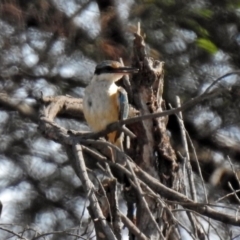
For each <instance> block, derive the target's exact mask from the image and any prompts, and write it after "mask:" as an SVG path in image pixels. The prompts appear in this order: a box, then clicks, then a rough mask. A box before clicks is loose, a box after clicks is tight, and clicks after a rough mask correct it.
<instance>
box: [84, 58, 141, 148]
mask: <svg viewBox="0 0 240 240" xmlns="http://www.w3.org/2000/svg"><path fill="white" fill-rule="evenodd" d="M137 72H138V69H137V68H134V67H127V66H122V64H121V63H120V62H118V61H111V60H105V61H103V62H101V63H99V64H98V65H97V66H96V68H95V72H94V75H93V78H92V80H91V82H90V84H89V85H88V86H87V87H86V89H85V93H84V97H83V114H84V117H85V119H86V121H87V124H88V125H89V127H90V128H91V129H92V131H93V132H99V131H101V130H104V129H106V127H107V126H108V125H109V124H111V123H113V122H116V121H118V120H123V119H126V118H127V117H128V111H129V105H128V96H127V92H126V91H125V90H124V88H122V87H119V86H117V85H116V84H115V83H116V82H117V81H118V80H120V79H121V78H122V77H123V76H124V75H126V74H130V73H137ZM122 139H123V134H121V133H120V132H119V131H114V132H111V133H109V134H107V140H108V141H109V142H111V143H112V144H114V145H115V146H117V147H118V148H119V149H120V150H123V144H122Z"/></svg>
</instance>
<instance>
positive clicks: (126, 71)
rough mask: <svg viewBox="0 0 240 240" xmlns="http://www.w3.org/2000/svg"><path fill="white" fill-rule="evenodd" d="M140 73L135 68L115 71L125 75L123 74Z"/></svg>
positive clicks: (121, 68)
mask: <svg viewBox="0 0 240 240" xmlns="http://www.w3.org/2000/svg"><path fill="white" fill-rule="evenodd" d="M138 71H139V69H138V68H133V67H125V66H124V67H119V68H116V69H114V72H115V73H123V74H127V73H137V72H138Z"/></svg>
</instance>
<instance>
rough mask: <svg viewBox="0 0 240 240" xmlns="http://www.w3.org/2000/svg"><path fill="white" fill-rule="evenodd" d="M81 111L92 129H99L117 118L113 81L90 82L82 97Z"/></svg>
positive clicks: (115, 91) (115, 90)
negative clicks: (108, 82) (111, 82)
mask: <svg viewBox="0 0 240 240" xmlns="http://www.w3.org/2000/svg"><path fill="white" fill-rule="evenodd" d="M83 112H84V116H85V118H86V121H87V123H88V125H89V126H90V127H91V128H92V130H93V131H96V132H97V131H101V130H103V129H105V128H106V126H107V125H108V124H110V123H112V122H115V121H117V120H118V119H119V104H118V87H117V86H116V85H115V84H114V83H113V84H111V85H109V86H108V85H107V83H104V82H102V83H94V84H90V85H89V86H88V87H87V88H86V90H85V96H84V98H83Z"/></svg>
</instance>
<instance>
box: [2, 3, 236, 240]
mask: <svg viewBox="0 0 240 240" xmlns="http://www.w3.org/2000/svg"><path fill="white" fill-rule="evenodd" d="M139 22H140V23H141V29H142V35H143V36H144V38H145V42H146V48H147V54H148V55H149V56H151V57H153V58H155V59H158V60H161V61H164V62H165V89H164V98H165V100H166V105H167V107H168V104H169V103H170V104H171V105H172V106H176V104H175V98H176V96H177V95H178V96H180V98H181V101H182V102H187V101H188V100H189V99H191V98H193V97H195V96H198V95H199V94H201V93H203V91H204V90H205V89H206V88H207V87H208V86H209V85H210V84H211V83H212V82H213V81H214V80H215V79H216V78H218V77H220V76H221V75H223V74H225V73H228V72H231V71H235V70H239V66H240V54H239V53H240V2H239V1H238V0H218V1H216V0H209V1H207V0H205V1H204V0H203V1H199V0H195V1H194V0H191V1H190V0H155V1H154V0H145V1H144V0H142V1H141V0H135V1H134V0H122V1H114V0H105V1H101V0H96V1H94V0H68V1H64V0H31V1H25V0H1V1H0V63H1V64H0V200H1V202H2V204H3V208H2V213H1V218H0V227H4V228H8V229H12V230H13V231H15V232H21V231H23V229H25V228H26V226H28V230H26V231H25V232H24V234H25V235H24V236H26V237H27V238H29V239H34V236H35V234H36V232H39V233H45V232H52V231H61V230H64V229H74V228H76V230H75V231H76V232H78V231H80V232H81V231H82V232H85V234H86V235H84V237H85V238H86V239H90V237H91V236H94V231H93V225H91V224H90V223H89V222H88V212H87V210H85V211H83V209H84V204H87V203H86V201H85V198H84V194H83V192H82V188H81V182H80V180H79V179H78V178H77V176H76V175H75V172H74V170H73V169H72V167H71V166H70V164H69V161H68V159H67V156H66V154H65V152H64V149H63V148H62V147H61V145H59V144H57V143H55V142H53V141H50V140H47V139H45V138H44V137H42V136H41V134H40V133H39V132H38V129H37V126H38V125H37V124H38V113H39V108H40V105H39V102H38V100H37V99H38V98H39V97H40V95H41V92H42V93H43V95H44V96H49V95H54V96H55V95H66V94H68V95H71V96H73V97H82V96H83V94H84V87H85V86H86V85H87V84H88V82H89V81H90V79H91V77H92V75H93V72H94V68H95V66H96V64H97V63H98V62H100V61H102V60H105V59H112V60H118V59H119V58H120V57H121V58H123V61H124V63H125V64H126V65H128V64H131V58H132V41H133V39H134V36H133V33H134V32H136V29H137V25H138V23H139ZM215 88H222V89H224V90H225V91H224V94H222V95H221V96H218V97H216V98H214V99H212V100H207V101H204V102H202V103H201V104H198V105H197V106H195V107H193V108H191V109H189V110H187V111H186V112H184V120H185V124H186V128H187V130H188V131H189V134H190V136H191V138H192V140H193V142H194V146H195V148H196V151H197V155H198V158H199V161H200V164H201V167H202V173H203V177H204V180H205V183H206V185H207V187H208V190H209V191H211V198H213V200H216V199H217V198H218V197H220V196H223V195H224V194H225V193H228V192H229V191H230V188H229V185H228V182H230V183H231V185H232V186H233V188H234V189H238V188H239V183H238V181H237V178H236V176H235V175H234V173H233V171H232V168H231V166H230V163H229V161H228V157H229V159H231V161H232V163H233V165H234V169H235V173H236V174H237V175H238V173H240V172H239V158H240V147H239V146H240V123H239V122H240V121H239V118H240V113H239V111H240V97H239V96H240V77H239V76H238V75H232V76H229V77H227V78H225V79H223V80H222V81H221V82H219V84H217V85H216V86H215ZM57 122H58V123H59V124H61V125H62V126H64V127H66V128H68V129H74V130H80V129H81V130H87V129H88V127H87V125H86V123H85V122H84V121H83V119H70V118H67V119H64V118H61V119H60V118H59V119H57ZM168 128H169V131H170V134H171V139H172V144H173V146H174V148H175V149H176V150H177V151H181V149H182V146H181V138H180V131H179V127H178V123H177V121H176V118H175V117H174V116H171V117H170V119H169V124H168ZM192 164H193V168H194V169H195V168H196V163H195V162H194V161H192ZM239 176H240V174H239ZM196 181H199V180H198V174H196ZM198 193H199V194H200V195H201V194H203V193H202V191H199V192H198ZM213 193H214V194H213ZM228 201H229V203H231V204H236V198H234V197H233V198H230V199H228ZM238 231H239V230H238ZM78 233H79V232H78ZM239 233H240V231H239ZM239 233H238V234H239ZM11 236H12V234H10V233H8V232H6V231H4V230H1V231H0V239H15V238H14V237H11ZM39 239H43V238H39ZM45 239H76V238H74V237H73V236H67V235H66V234H49V235H48V236H46V238H45ZM185 239H186V238H185ZM223 239H224V238H223Z"/></svg>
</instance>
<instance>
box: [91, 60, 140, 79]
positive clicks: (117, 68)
mask: <svg viewBox="0 0 240 240" xmlns="http://www.w3.org/2000/svg"><path fill="white" fill-rule="evenodd" d="M137 72H138V69H137V68H133V67H127V66H122V64H121V63H120V62H117V61H110V60H109V61H103V62H101V63H99V64H98V65H97V66H96V69H95V72H94V75H95V77H96V78H97V80H100V81H101V80H109V81H112V82H116V81H118V80H119V79H120V78H122V77H123V75H125V74H129V73H137Z"/></svg>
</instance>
